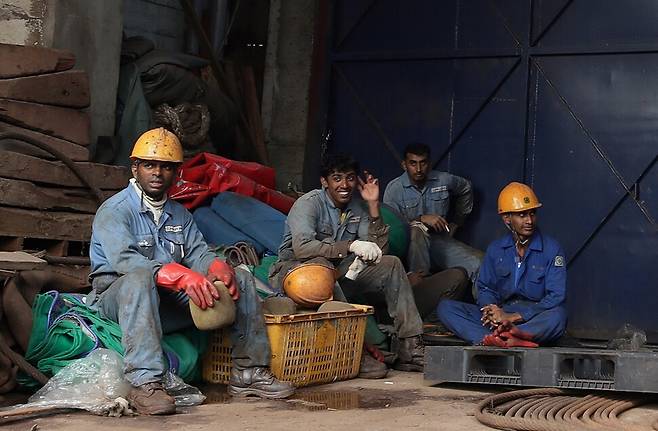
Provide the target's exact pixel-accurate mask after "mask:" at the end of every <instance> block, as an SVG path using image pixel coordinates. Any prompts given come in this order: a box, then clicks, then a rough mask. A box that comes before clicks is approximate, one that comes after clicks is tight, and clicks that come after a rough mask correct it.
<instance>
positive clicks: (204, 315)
mask: <svg viewBox="0 0 658 431" xmlns="http://www.w3.org/2000/svg"><path fill="white" fill-rule="evenodd" d="M213 285H214V286H215V289H217V291H218V292H219V299H217V300H215V303H214V304H213V306H212V307H208V308H206V309H205V310H202V309H200V308H199V307H198V306H197V305H196V304H195V303H194V302H192V300H190V314H192V320H193V321H194V325H195V326H196V327H197V328H198V329H200V330H202V331H211V330H213V329H220V328H225V327H227V326H230V325H232V324H233V322H234V321H235V303H234V302H233V298H231V294H230V293H229V291H228V289H227V288H226V286H225V285H224V283H222V282H221V281H215V282H214V283H213Z"/></svg>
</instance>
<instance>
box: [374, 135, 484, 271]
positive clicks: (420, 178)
mask: <svg viewBox="0 0 658 431" xmlns="http://www.w3.org/2000/svg"><path fill="white" fill-rule="evenodd" d="M430 164H431V160H430V148H429V147H428V146H427V145H425V144H419V143H414V144H410V145H408V146H407V147H406V148H405V150H404V160H403V162H402V168H403V169H404V171H405V172H404V173H403V174H402V175H400V176H399V177H397V178H395V179H394V180H392V181H391V182H390V183H389V184H388V185H387V186H386V191H385V192H384V203H385V204H387V205H390V206H391V207H393V208H395V209H396V210H398V211H399V212H400V213H401V214H402V215H403V216H404V217H405V218H406V219H407V221H408V222H409V225H410V227H411V235H410V243H409V251H408V254H407V267H408V269H409V270H410V271H412V272H416V273H420V274H421V275H423V276H426V275H430V274H431V273H432V272H433V271H440V270H444V269H448V268H463V269H464V270H466V272H467V273H468V277H469V278H470V279H471V281H472V282H475V279H476V278H477V274H478V269H479V268H480V264H481V263H482V257H483V256H484V253H482V251H480V250H477V249H475V248H473V247H470V246H468V245H466V244H464V243H463V242H461V241H458V240H456V239H454V238H453V235H454V234H455V231H456V230H457V228H458V227H460V226H461V225H463V223H464V221H465V219H466V217H467V216H468V215H469V214H470V213H471V210H472V209H473V190H472V188H471V183H470V181H468V180H467V179H465V178H462V177H458V176H456V175H452V174H449V173H447V172H439V171H434V170H431V168H430ZM451 204H452V207H453V208H452V219H451V220H448V218H449V216H448V214H449V213H450V210H451Z"/></svg>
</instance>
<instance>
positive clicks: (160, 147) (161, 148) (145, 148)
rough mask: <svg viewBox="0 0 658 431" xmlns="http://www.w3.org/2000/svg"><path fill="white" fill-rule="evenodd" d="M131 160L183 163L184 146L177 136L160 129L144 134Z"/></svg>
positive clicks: (138, 141)
mask: <svg viewBox="0 0 658 431" xmlns="http://www.w3.org/2000/svg"><path fill="white" fill-rule="evenodd" d="M130 159H131V160H135V159H142V160H155V161H159V162H172V163H183V146H182V145H181V143H180V141H179V140H178V137H177V136H176V135H174V134H173V133H171V132H170V131H169V130H167V129H165V128H164V127H158V128H157V129H152V130H148V131H146V132H144V133H142V135H141V136H140V137H139V138H138V139H137V141H136V142H135V146H134V147H133V152H132V154H131V155H130Z"/></svg>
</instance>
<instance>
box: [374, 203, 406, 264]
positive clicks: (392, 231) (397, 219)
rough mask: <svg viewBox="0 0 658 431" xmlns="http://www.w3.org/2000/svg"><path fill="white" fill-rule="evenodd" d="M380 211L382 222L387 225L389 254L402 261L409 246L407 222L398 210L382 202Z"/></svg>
mask: <svg viewBox="0 0 658 431" xmlns="http://www.w3.org/2000/svg"><path fill="white" fill-rule="evenodd" d="M380 213H381V216H382V219H383V220H384V223H386V224H387V225H389V231H388V247H389V254H392V255H395V256H397V257H399V258H400V259H402V260H403V261H404V260H405V259H406V256H407V248H408V247H409V224H408V223H407V222H406V221H405V220H404V218H403V217H402V215H401V214H400V213H399V212H397V211H396V210H394V209H393V208H391V207H390V206H388V205H386V204H382V206H381V208H380Z"/></svg>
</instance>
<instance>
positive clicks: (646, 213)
mask: <svg viewBox="0 0 658 431" xmlns="http://www.w3.org/2000/svg"><path fill="white" fill-rule="evenodd" d="M535 65H536V66H537V71H539V73H541V75H542V77H543V78H544V80H545V81H546V83H547V84H548V85H549V87H551V89H552V90H553V91H554V92H555V94H556V95H557V97H558V98H559V99H560V102H562V104H563V105H564V107H565V108H567V110H568V111H569V114H570V115H571V117H572V118H573V119H574V121H576V123H577V124H578V126H579V127H580V129H581V130H582V131H583V133H585V135H586V136H587V137H588V138H589V140H590V143H591V144H592V146H593V147H594V150H595V151H596V152H597V153H598V154H599V157H601V159H603V161H604V162H605V163H606V165H608V169H609V170H610V172H612V173H613V175H614V176H615V177H616V178H617V180H618V181H619V183H620V184H621V185H622V187H623V188H624V190H625V191H626V193H627V194H628V195H629V196H630V197H631V199H633V201H634V202H635V204H636V205H637V206H638V208H639V209H640V211H641V212H642V214H644V216H645V217H646V218H647V220H649V223H651V224H655V221H654V220H653V218H652V217H651V214H649V210H647V209H646V208H645V207H644V205H643V204H642V202H640V201H639V200H637V199H636V198H635V197H634V196H633V195H632V193H631V190H630V188H629V187H628V186H627V185H626V182H625V181H624V177H623V176H622V175H621V173H620V172H619V171H618V170H617V168H616V167H615V165H614V163H612V160H611V159H610V157H608V155H607V154H606V153H605V152H604V151H603V148H601V146H600V145H599V143H598V142H597V140H596V138H594V136H592V134H591V133H590V132H589V130H588V129H587V128H586V127H585V124H584V123H583V121H582V120H581V119H580V117H578V115H576V113H575V111H574V110H573V108H572V107H571V105H569V102H567V99H565V98H564V96H562V94H560V92H559V91H558V89H557V87H555V85H554V84H553V82H552V81H551V80H550V79H549V78H548V76H547V75H546V73H545V72H544V70H543V69H542V68H541V65H540V64H539V62H538V61H535Z"/></svg>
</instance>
